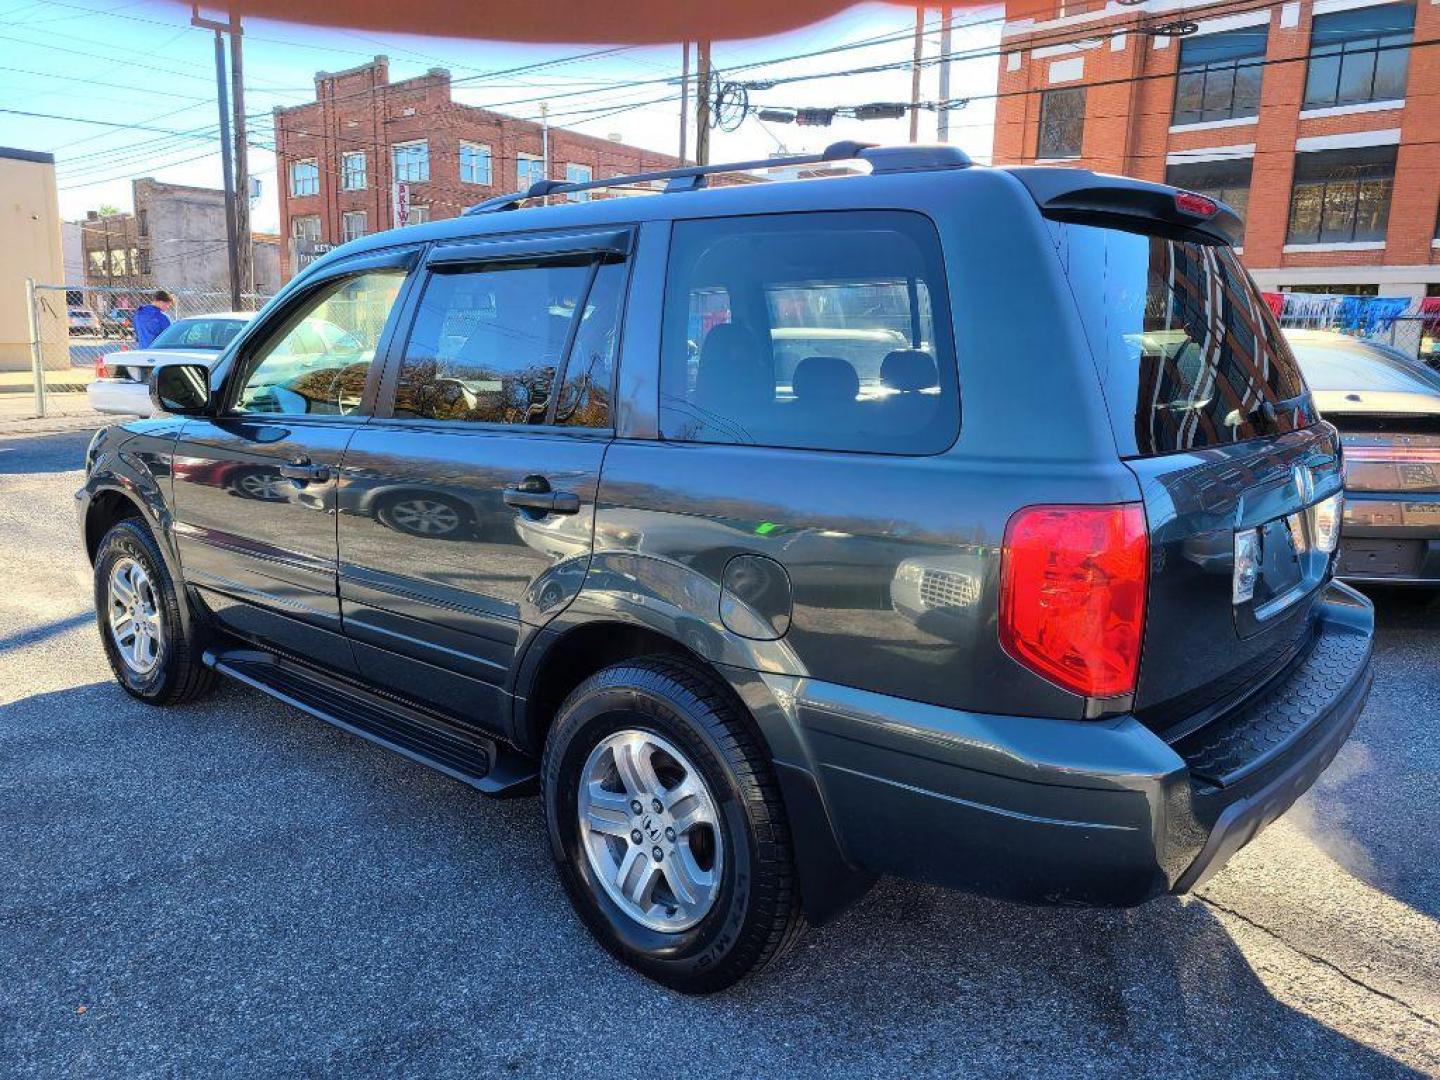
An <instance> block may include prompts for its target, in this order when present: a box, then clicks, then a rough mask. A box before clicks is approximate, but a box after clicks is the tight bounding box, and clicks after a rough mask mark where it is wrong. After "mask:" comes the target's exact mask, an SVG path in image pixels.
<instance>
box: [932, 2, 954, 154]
mask: <svg viewBox="0 0 1440 1080" xmlns="http://www.w3.org/2000/svg"><path fill="white" fill-rule="evenodd" d="M954 18H955V9H954V8H951V7H947V8H943V9H942V10H941V12H940V103H939V105H938V106H937V108H938V109H939V112H938V113H937V114H936V116H935V138H936V140H937V141H938V142H942V143H943V142H949V141H950V107H949V105H948V104H947V103H948V102H949V100H950V32H951V27H952V23H953V21H954Z"/></svg>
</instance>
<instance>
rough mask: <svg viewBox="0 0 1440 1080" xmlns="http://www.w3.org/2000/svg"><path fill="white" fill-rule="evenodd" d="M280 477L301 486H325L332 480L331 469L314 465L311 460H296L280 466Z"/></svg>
mask: <svg viewBox="0 0 1440 1080" xmlns="http://www.w3.org/2000/svg"><path fill="white" fill-rule="evenodd" d="M280 475H281V476H283V477H285V479H286V480H294V481H296V482H297V483H301V484H323V483H324V482H325V481H326V480H329V479H330V469H329V467H328V466H326V465H315V464H313V463H312V462H311V461H310V459H309V458H296V459H295V460H294V461H291V462H288V463H287V464H284V465H281V466H280Z"/></svg>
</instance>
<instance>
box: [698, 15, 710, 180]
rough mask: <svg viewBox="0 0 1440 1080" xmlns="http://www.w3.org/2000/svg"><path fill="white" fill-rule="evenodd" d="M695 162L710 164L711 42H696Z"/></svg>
mask: <svg viewBox="0 0 1440 1080" xmlns="http://www.w3.org/2000/svg"><path fill="white" fill-rule="evenodd" d="M695 164H696V165H709V164H710V42H708V41H699V42H696V43H695Z"/></svg>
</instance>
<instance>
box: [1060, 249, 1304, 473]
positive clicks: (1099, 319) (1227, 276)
mask: <svg viewBox="0 0 1440 1080" xmlns="http://www.w3.org/2000/svg"><path fill="white" fill-rule="evenodd" d="M1051 228H1052V229H1053V230H1054V231H1055V235H1056V237H1057V240H1058V246H1059V251H1060V254H1061V258H1062V261H1063V262H1064V264H1065V269H1066V273H1067V276H1068V278H1069V281H1070V286H1071V289H1072V290H1073V291H1074V293H1075V299H1076V301H1077V303H1078V306H1079V309H1080V314H1081V317H1082V318H1083V319H1084V321H1085V324H1086V332H1087V334H1088V336H1089V338H1090V345H1091V348H1092V349H1093V350H1094V353H1095V356H1096V359H1097V362H1098V363H1099V365H1100V375H1101V381H1102V384H1103V386H1104V391H1105V398H1106V401H1107V403H1108V405H1109V410H1110V420H1111V424H1112V426H1113V428H1114V432H1115V441H1116V443H1117V444H1118V446H1119V448H1120V453H1121V456H1122V457H1151V456H1156V455H1160V454H1171V453H1176V452H1179V451H1184V450H1193V449H1199V448H1202V447H1206V446H1220V445H1224V444H1227V443H1234V442H1240V441H1242V440H1245V439H1253V438H1256V437H1258V436H1262V435H1273V434H1279V433H1281V432H1286V431H1292V430H1295V429H1297V428H1302V427H1308V426H1309V425H1311V424H1313V423H1315V422H1316V421H1317V420H1318V419H1319V416H1318V415H1317V414H1316V412H1315V407H1314V404H1313V403H1312V401H1311V400H1310V393H1309V391H1308V389H1307V388H1306V386H1305V380H1304V379H1303V378H1302V377H1301V374H1300V368H1299V365H1298V364H1297V363H1296V362H1295V357H1294V356H1293V355H1292V354H1291V352H1290V347H1289V345H1288V344H1287V343H1286V341H1285V338H1284V336H1283V335H1282V334H1281V333H1280V328H1279V326H1278V325H1277V324H1276V322H1275V317H1274V315H1273V314H1272V313H1271V311H1270V308H1269V306H1268V305H1267V304H1266V303H1265V299H1264V297H1262V296H1261V295H1260V293H1259V290H1257V289H1256V288H1255V284H1254V282H1252V281H1251V280H1250V277H1249V275H1247V274H1246V273H1245V271H1244V270H1243V269H1242V268H1241V266H1240V261H1239V259H1238V258H1236V256H1235V252H1234V251H1233V250H1232V249H1230V248H1228V247H1223V246H1219V245H1214V244H1199V243H1193V242H1190V241H1185V240H1175V239H1168V238H1165V237H1159V236H1149V235H1145V234H1142V233H1132V232H1124V231H1121V230H1118V229H1106V228H1098V227H1095V226H1090V225H1071V224H1058V223H1052V224H1051Z"/></svg>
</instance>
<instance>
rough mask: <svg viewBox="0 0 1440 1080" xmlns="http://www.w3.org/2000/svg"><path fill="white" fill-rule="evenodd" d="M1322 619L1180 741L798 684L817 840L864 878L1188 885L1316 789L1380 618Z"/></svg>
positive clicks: (1110, 724) (1029, 895) (1353, 600)
mask: <svg viewBox="0 0 1440 1080" xmlns="http://www.w3.org/2000/svg"><path fill="white" fill-rule="evenodd" d="M1316 610H1317V613H1318V619H1317V627H1316V634H1315V638H1314V641H1313V643H1312V644H1311V646H1310V647H1309V649H1308V651H1307V652H1306V653H1305V654H1304V655H1303V658H1302V659H1300V660H1297V661H1296V662H1295V663H1293V664H1292V665H1291V666H1290V667H1289V668H1288V669H1287V670H1286V671H1285V672H1284V673H1283V674H1282V675H1280V676H1278V677H1277V678H1276V679H1275V680H1274V681H1273V682H1272V683H1271V684H1269V685H1267V686H1266V687H1264V688H1263V689H1262V690H1261V691H1260V692H1259V693H1258V694H1257V695H1256V696H1255V697H1253V698H1251V699H1250V700H1249V701H1248V702H1246V703H1245V704H1244V705H1243V706H1241V707H1240V708H1238V709H1237V710H1235V711H1234V712H1233V713H1232V714H1230V715H1228V716H1226V717H1224V718H1222V719H1221V720H1219V721H1217V722H1215V723H1214V724H1212V725H1210V726H1209V727H1207V728H1205V729H1203V730H1202V732H1200V733H1198V734H1197V735H1194V736H1190V737H1188V738H1187V739H1186V740H1182V741H1181V742H1180V743H1177V744H1176V745H1174V746H1172V745H1169V744H1167V743H1166V742H1165V741H1163V740H1162V739H1161V738H1160V737H1159V736H1157V735H1156V734H1154V733H1153V732H1151V731H1150V730H1149V729H1148V728H1146V727H1144V726H1143V725H1142V724H1140V722H1139V721H1137V720H1135V719H1134V718H1133V717H1123V718H1120V719H1116V720H1111V721H1102V722H1084V721H1066V720H1050V719H1044V718H1035V717H1012V716H991V715H983V714H974V713H963V712H958V711H956V710H950V709H942V708H936V707H933V706H928V705H922V704H919V703H916V702H909V701H901V700H897V699H894V698H886V697H881V696H879V695H874V694H868V693H865V692H862V691H856V690H851V689H848V688H844V687H836V686H832V685H828V684H816V683H813V682H808V681H802V682H800V683H798V684H797V685H796V686H795V687H794V691H795V693H794V697H793V698H792V699H791V700H792V705H791V710H792V717H793V719H792V722H793V723H794V724H795V725H796V726H797V727H798V735H799V738H798V739H797V740H796V742H797V744H798V745H799V746H803V747H805V749H806V753H807V755H808V756H809V758H810V761H809V762H808V763H807V764H808V771H810V772H811V773H812V775H813V776H814V779H815V781H816V787H817V788H818V793H819V796H820V798H821V799H822V800H823V803H824V806H825V809H826V813H825V814H824V815H823V816H820V817H819V819H818V820H820V821H822V822H824V821H828V823H829V825H830V827H831V828H832V829H833V838H832V837H830V836H825V837H817V838H816V839H815V842H816V843H819V844H825V843H835V844H837V845H838V848H839V850H840V852H841V853H842V855H843V857H844V859H845V860H846V861H847V862H848V863H850V864H851V865H853V866H854V867H856V868H857V869H858V870H861V871H865V872H869V873H875V874H893V875H898V876H902V877H907V878H912V879H916V880H922V881H928V882H932V883H935V884H940V885H946V886H951V887H958V888H966V889H971V890H975V891H980V892H985V893H990V894H994V895H1000V896H1005V897H1009V898H1013V899H1019V900H1025V901H1034V902H1046V903H1071V904H1087V905H1107V906H1117V905H1118V906H1128V905H1132V904H1137V903H1140V902H1143V901H1145V900H1147V899H1150V898H1152V897H1155V896H1158V895H1161V894H1164V893H1168V892H1185V891H1187V890H1189V889H1192V888H1194V887H1195V886H1196V885H1198V884H1199V883H1201V882H1202V881H1204V880H1205V879H1206V878H1207V877H1208V876H1209V875H1210V874H1212V873H1214V872H1215V871H1216V870H1217V869H1219V868H1220V867H1221V866H1222V865H1224V863H1225V861H1226V860H1227V859H1228V858H1229V857H1230V856H1231V855H1233V854H1234V853H1235V852H1236V851H1238V850H1239V849H1240V848H1241V847H1243V846H1244V845H1245V844H1246V843H1248V842H1249V841H1250V840H1251V839H1253V838H1254V836H1255V835H1256V834H1258V833H1259V831H1260V830H1261V829H1263V828H1264V827H1265V826H1266V825H1268V824H1269V823H1270V822H1272V821H1273V820H1275V818H1277V817H1279V816H1280V815H1281V814H1282V813H1284V811H1285V810H1286V809H1288V808H1289V806H1290V805H1291V803H1293V802H1294V801H1295V799H1296V798H1298V797H1299V796H1300V795H1301V794H1302V793H1303V792H1304V791H1305V790H1306V789H1308V788H1309V787H1310V785H1311V784H1313V783H1314V781H1315V778H1316V777H1317V776H1319V775H1320V773H1321V772H1322V771H1323V770H1324V769H1325V767H1326V766H1327V765H1328V764H1329V763H1330V761H1331V760H1332V759H1333V758H1334V757H1335V754H1336V753H1337V752H1338V751H1339V749H1340V747H1341V745H1342V744H1343V743H1344V742H1345V739H1346V738H1347V737H1348V735H1349V733H1350V731H1351V729H1352V728H1353V726H1354V724H1355V720H1356V718H1357V717H1358V716H1359V714H1360V711H1361V709H1362V708H1363V707H1364V703H1365V699H1366V696H1367V694H1368V693H1369V689H1370V681H1371V671H1370V655H1371V637H1372V633H1373V612H1372V609H1371V608H1370V605H1369V603H1368V601H1366V600H1365V599H1364V598H1363V597H1361V596H1360V595H1359V594H1358V593H1355V592H1354V590H1352V589H1349V588H1347V587H1346V586H1343V585H1338V584H1332V585H1330V586H1328V587H1327V591H1326V595H1325V597H1324V598H1323V602H1322V603H1320V604H1318V605H1317V607H1316ZM780 764H781V765H782V773H785V772H788V771H790V770H791V769H792V768H793V766H794V765H796V764H798V763H795V762H786V761H783V760H782V761H781V762H780ZM810 817H811V818H814V817H815V815H810ZM808 842H810V837H807V836H806V835H805V830H804V829H803V828H802V829H797V837H796V843H797V846H801V845H804V844H806V843H808Z"/></svg>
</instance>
